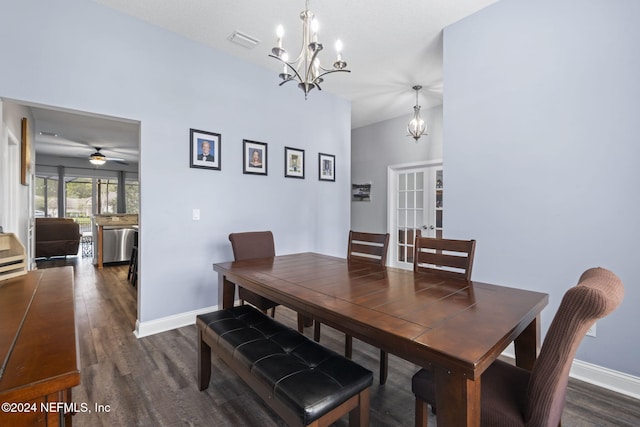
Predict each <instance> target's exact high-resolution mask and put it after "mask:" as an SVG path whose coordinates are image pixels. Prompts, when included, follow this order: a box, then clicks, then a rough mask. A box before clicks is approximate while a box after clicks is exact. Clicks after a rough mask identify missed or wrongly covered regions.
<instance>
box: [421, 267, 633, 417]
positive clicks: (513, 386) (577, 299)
mask: <svg viewBox="0 0 640 427" xmlns="http://www.w3.org/2000/svg"><path fill="white" fill-rule="evenodd" d="M623 295H624V287H623V285H622V282H621V281H620V279H619V278H618V277H617V276H616V275H615V274H614V273H612V272H611V271H609V270H606V269H604V268H591V269H589V270H587V271H585V272H584V273H583V274H582V276H581V277H580V280H579V281H578V284H577V285H576V286H574V287H572V288H570V289H569V290H568V291H567V292H566V293H565V294H564V297H563V298H562V301H561V303H560V306H559V307H558V311H557V312H556V315H555V317H554V318H553V321H552V322H551V326H550V327H549V330H548V332H547V335H546V337H545V339H544V344H543V345H542V348H541V350H540V355H539V356H538V359H537V360H536V361H535V363H534V365H533V370H532V371H531V372H529V371H527V370H524V369H521V368H518V367H516V366H513V365H511V364H509V363H506V362H503V361H501V360H496V361H495V362H494V363H493V364H492V365H491V366H489V368H487V370H486V371H485V372H484V373H483V374H482V377H481V381H482V382H481V392H480V393H481V407H480V413H481V423H480V424H481V425H482V426H485V427H486V426H510V427H511V426H527V427H556V426H558V425H559V423H560V421H561V417H562V411H563V409H564V405H565V400H566V392H567V383H568V381H569V369H570V368H571V363H572V361H573V358H574V356H575V354H576V351H577V349H578V346H579V345H580V342H581V341H582V339H583V338H584V336H585V334H586V333H587V331H588V330H589V328H590V327H591V326H592V325H593V324H594V323H595V322H596V320H597V319H600V318H602V317H605V316H607V315H608V314H610V313H611V312H612V311H614V310H615V309H616V308H617V307H618V306H619V305H620V303H621V302H622V298H623ZM411 388H412V390H413V393H414V394H415V396H416V426H421V427H422V426H425V427H426V425H427V415H426V413H427V411H426V407H427V403H428V404H430V405H432V409H433V405H434V402H435V383H434V376H433V372H432V371H429V370H424V369H423V370H420V371H419V372H418V373H417V374H416V375H414V377H413V380H412V387H411Z"/></svg>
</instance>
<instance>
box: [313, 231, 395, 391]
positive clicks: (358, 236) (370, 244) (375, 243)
mask: <svg viewBox="0 0 640 427" xmlns="http://www.w3.org/2000/svg"><path fill="white" fill-rule="evenodd" d="M388 248H389V233H384V234H381V233H363V232H359V231H353V230H351V231H349V241H348V245H347V261H348V262H354V261H363V262H369V263H372V264H376V265H382V266H385V265H386V264H387V251H388ZM313 338H314V339H315V340H316V341H320V322H318V321H315V322H314V329H313ZM352 353H353V337H352V336H351V335H345V341H344V355H345V356H346V357H348V358H349V359H351V355H352ZM386 379H387V354H386V352H383V351H382V350H380V384H384V383H385V381H386Z"/></svg>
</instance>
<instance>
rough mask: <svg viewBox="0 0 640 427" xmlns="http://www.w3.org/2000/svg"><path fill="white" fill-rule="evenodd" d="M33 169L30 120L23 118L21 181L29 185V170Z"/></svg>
mask: <svg viewBox="0 0 640 427" xmlns="http://www.w3.org/2000/svg"><path fill="white" fill-rule="evenodd" d="M30 169H31V137H30V135H29V121H28V120H27V118H26V117H23V118H22V136H21V147H20V183H21V184H22V185H29V170H30Z"/></svg>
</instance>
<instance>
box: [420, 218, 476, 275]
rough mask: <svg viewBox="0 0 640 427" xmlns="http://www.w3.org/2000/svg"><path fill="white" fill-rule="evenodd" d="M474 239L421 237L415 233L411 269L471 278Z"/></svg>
mask: <svg viewBox="0 0 640 427" xmlns="http://www.w3.org/2000/svg"><path fill="white" fill-rule="evenodd" d="M475 250H476V241H475V240H453V239H441V238H433V237H422V236H421V235H420V230H418V232H417V234H416V241H415V253H414V256H413V271H415V272H416V273H435V274H437V275H439V276H444V277H452V278H455V279H464V280H471V270H472V269H473V256H474V253H475Z"/></svg>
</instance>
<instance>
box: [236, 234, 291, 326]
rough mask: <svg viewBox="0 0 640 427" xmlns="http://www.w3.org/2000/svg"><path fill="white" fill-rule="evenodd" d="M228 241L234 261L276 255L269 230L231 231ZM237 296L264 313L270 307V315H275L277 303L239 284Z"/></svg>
mask: <svg viewBox="0 0 640 427" xmlns="http://www.w3.org/2000/svg"><path fill="white" fill-rule="evenodd" d="M229 241H230V242H231V248H232V249H233V258H234V260H235V261H242V260H247V259H255V258H270V257H274V256H276V248H275V244H274V242H273V233H272V232H271V231H249V232H244V233H231V234H229ZM238 296H239V297H240V301H241V302H242V303H243V304H244V303H245V302H248V303H249V304H251V305H253V306H255V307H256V308H258V309H259V310H262V312H264V313H266V312H267V311H268V310H269V309H271V317H274V316H275V312H276V306H278V305H279V304H278V303H276V302H274V301H271V300H270V299H268V298H265V297H263V296H261V295H258V294H256V293H255V292H252V291H250V290H248V289H245V288H243V287H241V286H239V287H238Z"/></svg>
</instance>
